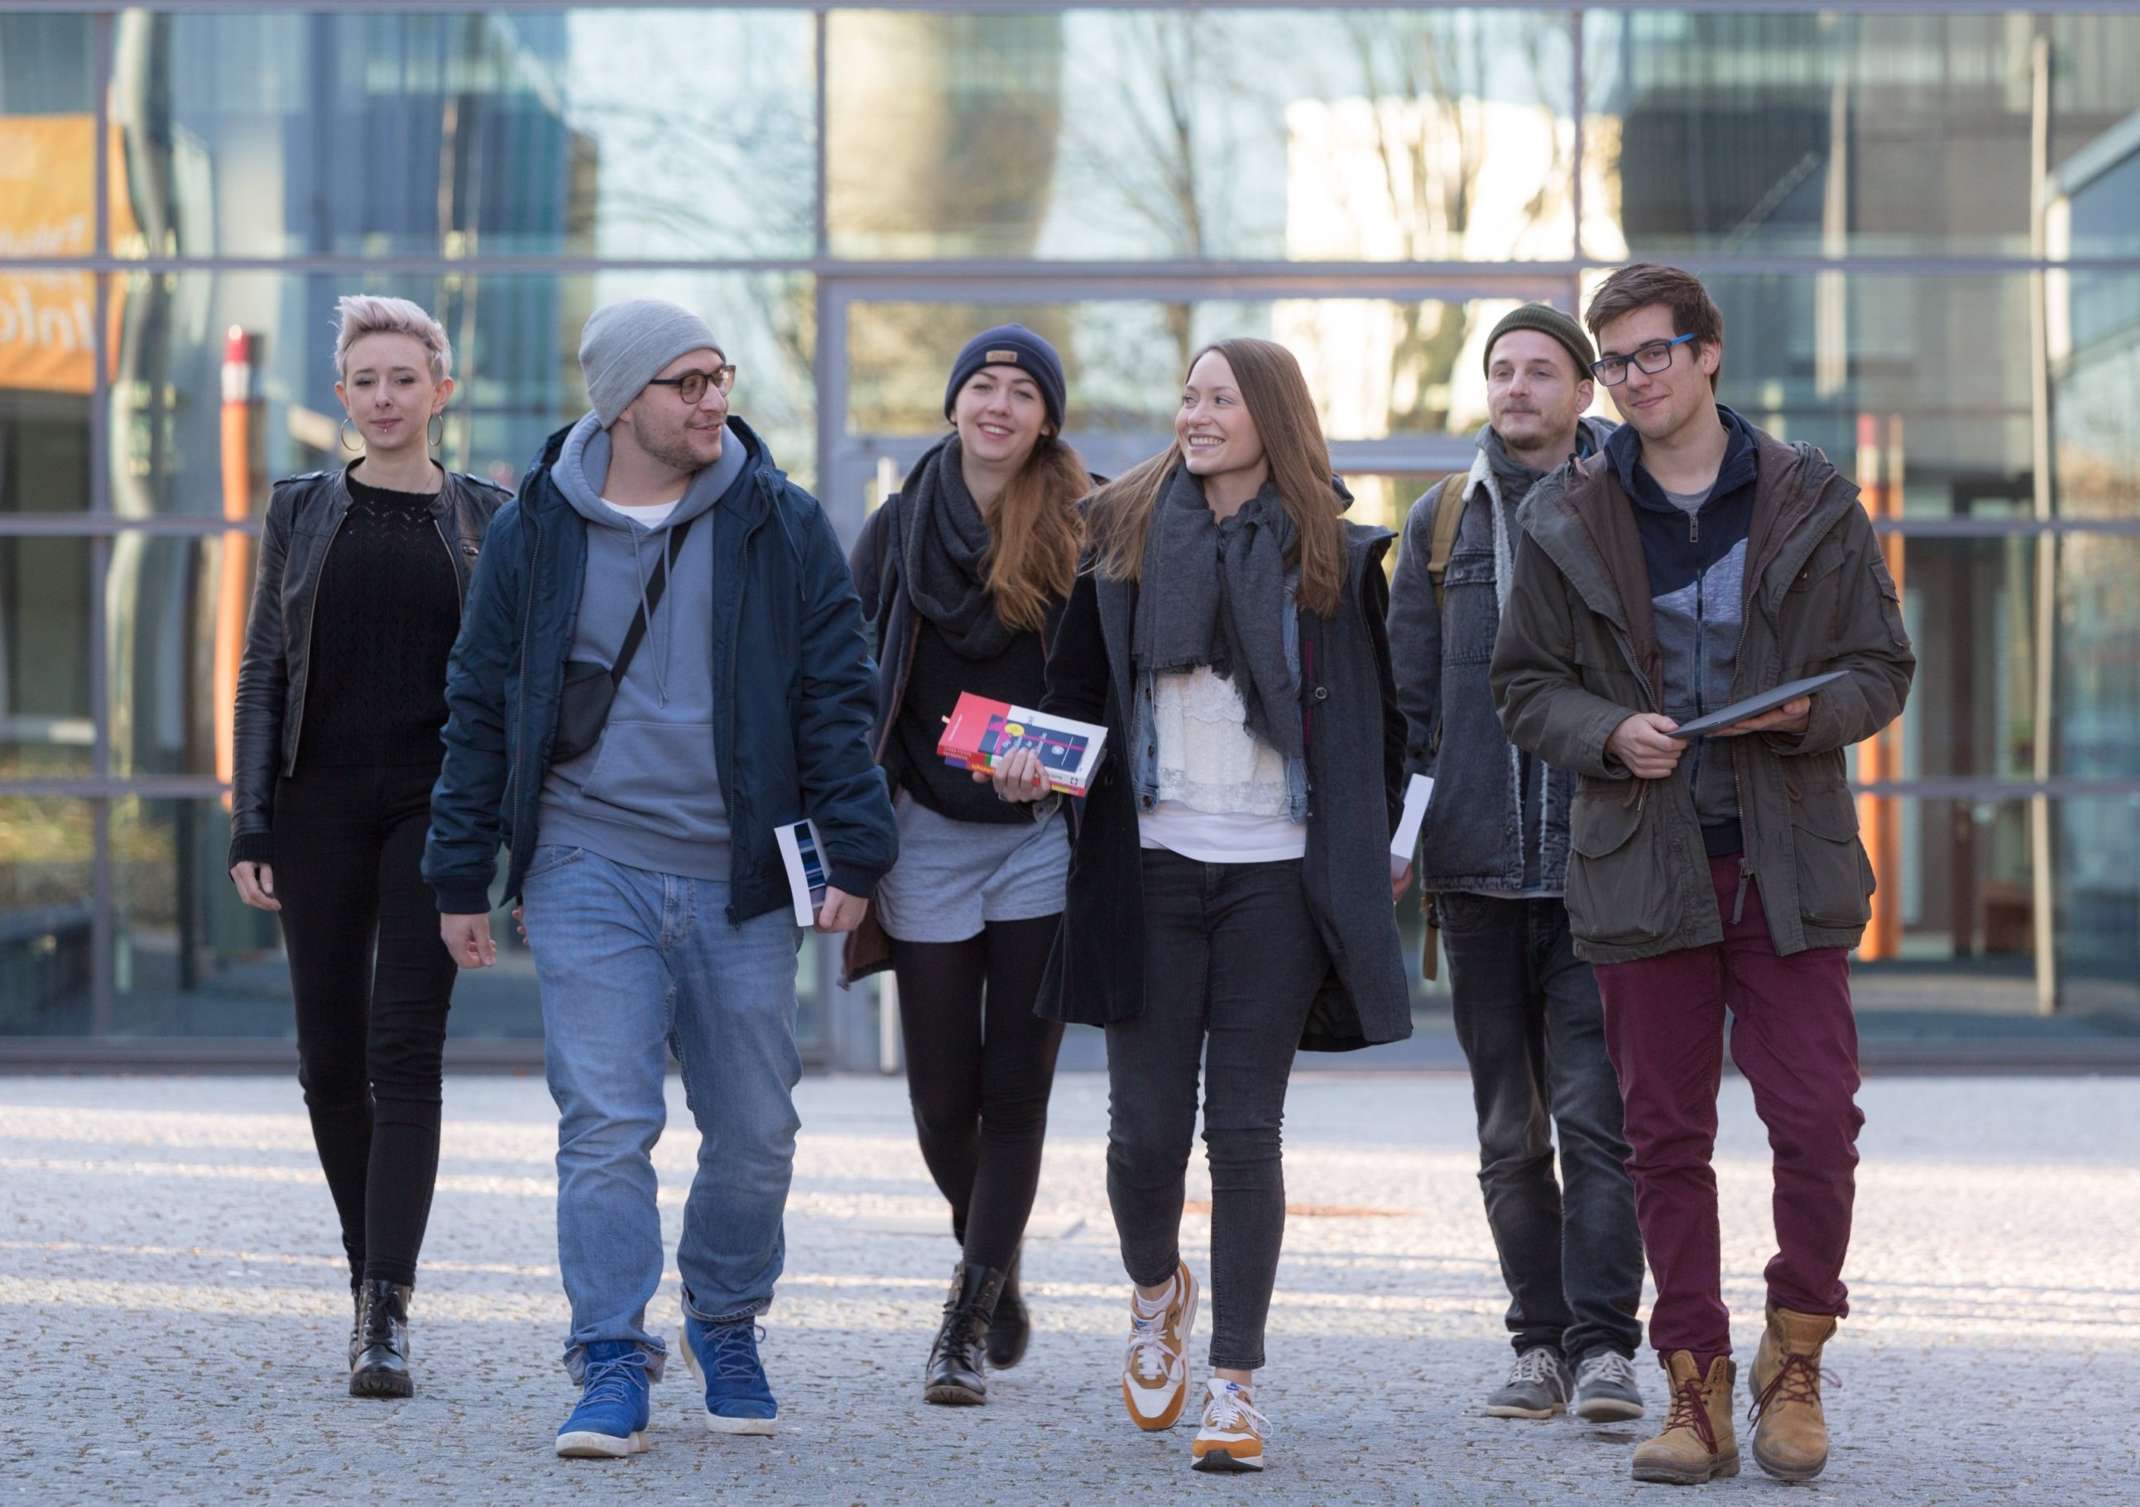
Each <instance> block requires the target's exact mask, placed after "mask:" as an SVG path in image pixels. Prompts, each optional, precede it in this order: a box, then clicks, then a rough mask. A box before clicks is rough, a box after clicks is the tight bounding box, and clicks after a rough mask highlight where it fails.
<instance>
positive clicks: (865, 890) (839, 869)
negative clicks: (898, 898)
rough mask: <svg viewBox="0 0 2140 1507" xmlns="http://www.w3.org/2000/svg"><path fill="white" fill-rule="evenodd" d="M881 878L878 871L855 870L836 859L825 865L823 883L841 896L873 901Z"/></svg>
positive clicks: (881, 875)
mask: <svg viewBox="0 0 2140 1507" xmlns="http://www.w3.org/2000/svg"><path fill="white" fill-rule="evenodd" d="M883 877H884V873H883V871H882V870H880V869H864V868H857V867H855V866H854V865H853V864H849V863H842V862H840V860H838V859H837V858H834V859H832V860H831V861H830V862H828V863H827V864H826V865H825V883H827V884H829V885H831V886H832V887H833V888H834V889H836V890H838V891H839V892H840V893H841V894H843V895H853V896H854V897H855V898H856V899H858V900H870V899H874V898H875V897H876V893H877V881H878V880H880V879H882V878H883Z"/></svg>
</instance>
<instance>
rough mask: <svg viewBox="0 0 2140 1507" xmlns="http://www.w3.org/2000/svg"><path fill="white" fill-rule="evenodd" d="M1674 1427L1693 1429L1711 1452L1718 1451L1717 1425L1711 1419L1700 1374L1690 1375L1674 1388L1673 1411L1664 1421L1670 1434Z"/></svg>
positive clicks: (1665, 1428) (1665, 1427)
mask: <svg viewBox="0 0 2140 1507" xmlns="http://www.w3.org/2000/svg"><path fill="white" fill-rule="evenodd" d="M1674 1429H1692V1430H1693V1431H1694V1437H1695V1438H1697V1439H1699V1440H1701V1441H1702V1443H1703V1444H1704V1445H1705V1446H1707V1448H1708V1450H1709V1453H1710V1454H1712V1455H1713V1454H1715V1453H1716V1425H1715V1424H1713V1423H1711V1422H1710V1421H1709V1403H1708V1399H1706V1398H1704V1397H1703V1396H1702V1379H1701V1378H1700V1377H1699V1376H1690V1377H1688V1378H1687V1379H1686V1380H1685V1381H1683V1382H1681V1383H1679V1384H1678V1385H1677V1386H1675V1387H1674V1388H1672V1412H1671V1415H1670V1416H1669V1417H1667V1418H1666V1419H1665V1421H1664V1431H1665V1432H1666V1433H1668V1434H1669V1433H1671V1432H1672V1430H1674Z"/></svg>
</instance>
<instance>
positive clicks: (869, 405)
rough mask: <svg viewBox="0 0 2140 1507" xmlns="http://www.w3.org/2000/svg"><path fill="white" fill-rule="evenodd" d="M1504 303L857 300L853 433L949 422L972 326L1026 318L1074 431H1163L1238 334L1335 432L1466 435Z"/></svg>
mask: <svg viewBox="0 0 2140 1507" xmlns="http://www.w3.org/2000/svg"><path fill="white" fill-rule="evenodd" d="M1512 306H1513V302H1512V301H1511V300H1505V299H1490V298H1477V299H1462V298H1456V299H1450V300H1446V301H1441V300H1433V299H1422V300H1418V301H1410V302H1404V303H1398V302H1393V301H1388V300H1382V299H1363V298H1324V299H1310V298H1299V299H1269V300H1261V301H1230V300H1229V301H1223V302H1222V301H1216V300H1211V301H1189V300H1184V301H1182V302H1178V303H1174V302H1158V301H1149V300H1105V301H1098V300H1096V301H1092V302H1084V303H1071V304H1021V305H997V306H984V305H977V304H968V303H955V304H954V303H920V302H914V303H906V302H869V303H856V304H853V305H850V306H849V309H848V321H847V338H848V364H849V374H848V381H849V406H848V413H847V424H846V427H847V431H848V432H849V433H851V434H852V433H890V434H931V433H940V432H942V431H943V428H944V414H943V400H944V379H945V376H946V375H947V374H948V373H949V372H950V370H951V365H952V362H953V361H954V359H956V357H957V355H958V352H959V349H960V347H961V346H963V345H964V344H965V343H966V341H967V340H968V339H970V338H971V337H972V336H973V335H974V334H975V333H976V332H978V331H980V330H982V329H985V328H987V327H988V326H989V325H991V324H994V323H997V322H998V321H1001V320H1004V319H1018V320H1020V321H1022V322H1024V323H1025V324H1027V325H1030V326H1031V327H1032V328H1034V329H1036V330H1039V331H1041V332H1042V333H1043V334H1045V335H1047V336H1048V337H1049V338H1050V339H1051V340H1052V341H1053V342H1054V343H1055V344H1056V346H1057V347H1058V349H1059V350H1060V351H1061V352H1062V356H1063V363H1064V367H1065V369H1066V372H1067V375H1068V377H1069V384H1070V403H1069V423H1068V425H1067V428H1068V431H1069V432H1070V434H1071V435H1072V437H1073V438H1075V437H1076V436H1077V435H1078V434H1079V433H1085V432H1097V433H1103V434H1117V433H1131V434H1138V435H1156V436H1160V437H1162V438H1164V437H1165V436H1167V435H1169V434H1171V433H1172V430H1173V423H1174V410H1175V408H1176V406H1177V405H1178V403H1179V402H1180V398H1181V383H1182V379H1183V377H1184V375H1185V374H1186V372H1187V370H1188V365H1189V359H1190V357H1191V356H1193V355H1194V354H1195V353H1196V351H1197V350H1198V349H1199V348H1201V347H1202V346H1204V345H1206V344H1209V343H1210V342H1212V341H1214V340H1218V339H1221V338H1224V337H1227V336H1233V335H1255V336H1261V337H1263V338H1265V339H1270V340H1276V341H1279V342H1280V343H1282V344H1284V345H1286V346H1287V347H1289V348H1290V349H1291V350H1292V351H1293V353H1294V355H1295V356H1297V357H1299V358H1300V363H1301V368H1302V370H1303V371H1304V373H1305V374H1306V376H1307V380H1308V387H1309V390H1310V391H1311V392H1313V393H1314V395H1315V399H1316V403H1317V407H1318V409H1319V411H1320V413H1321V416H1322V422H1323V429H1324V432H1325V433H1326V434H1327V435H1328V436H1329V438H1331V439H1332V440H1355V439H1380V438H1383V437H1386V436H1391V435H1405V434H1417V433H1420V432H1427V433H1432V434H1462V433H1468V432H1469V431H1470V430H1471V429H1472V428H1474V427H1476V426H1477V425H1479V424H1481V423H1483V422H1484V421H1485V418H1486V379H1485V374H1484V361H1483V359H1482V358H1483V352H1482V349H1481V348H1482V346H1483V345H1484V342H1485V339H1486V336H1487V334H1488V332H1489V331H1490V330H1491V329H1492V328H1493V325H1494V322H1495V321H1496V320H1498V319H1499V318H1500V317H1501V315H1502V314H1504V313H1506V312H1507V311H1508V310H1509V308H1511V307H1512Z"/></svg>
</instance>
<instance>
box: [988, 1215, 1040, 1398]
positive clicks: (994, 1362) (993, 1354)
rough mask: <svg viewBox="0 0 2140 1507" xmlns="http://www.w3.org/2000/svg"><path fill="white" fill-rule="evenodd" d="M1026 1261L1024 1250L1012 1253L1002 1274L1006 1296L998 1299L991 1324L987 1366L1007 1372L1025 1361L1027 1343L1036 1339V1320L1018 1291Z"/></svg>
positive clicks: (989, 1325) (989, 1322) (989, 1323)
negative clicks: (1021, 1268)
mask: <svg viewBox="0 0 2140 1507" xmlns="http://www.w3.org/2000/svg"><path fill="white" fill-rule="evenodd" d="M1024 1260H1025V1247H1024V1246H1022V1245H1021V1246H1020V1247H1018V1249H1017V1250H1015V1251H1013V1252H1012V1253H1011V1266H1010V1270H1009V1271H1007V1272H1005V1273H1004V1274H1003V1294H1002V1296H1001V1297H999V1298H997V1299H996V1316H995V1317H994V1318H992V1319H990V1320H989V1321H988V1366H989V1369H990V1370H992V1371H1008V1370H1009V1369H1010V1368H1011V1367H1013V1366H1015V1365H1017V1364H1018V1362H1020V1361H1022V1360H1024V1359H1025V1346H1026V1341H1028V1340H1030V1339H1031V1338H1032V1337H1033V1320H1032V1318H1031V1316H1030V1315H1028V1314H1027V1313H1026V1311H1025V1299H1024V1298H1023V1297H1021V1296H1020V1295H1019V1292H1018V1267H1019V1265H1020V1263H1022V1262H1023V1261H1024Z"/></svg>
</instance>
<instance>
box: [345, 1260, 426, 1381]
mask: <svg viewBox="0 0 2140 1507" xmlns="http://www.w3.org/2000/svg"><path fill="white" fill-rule="evenodd" d="M357 1341H358V1343H359V1344H360V1345H361V1346H362V1348H361V1349H360V1350H359V1351H358V1352H357V1358H356V1360H355V1361H354V1362H353V1363H351V1365H350V1368H349V1395H350V1396H352V1397H409V1396H413V1395H414V1394H415V1391H416V1379H415V1378H414V1377H412V1376H411V1375H409V1289H408V1288H406V1287H404V1286H403V1285H402V1284H401V1283H399V1282H380V1281H373V1280H369V1279H367V1280H366V1281H365V1283H364V1291H363V1307H362V1311H361V1313H360V1314H359V1316H358V1320H357Z"/></svg>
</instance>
